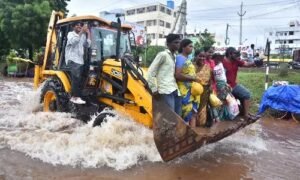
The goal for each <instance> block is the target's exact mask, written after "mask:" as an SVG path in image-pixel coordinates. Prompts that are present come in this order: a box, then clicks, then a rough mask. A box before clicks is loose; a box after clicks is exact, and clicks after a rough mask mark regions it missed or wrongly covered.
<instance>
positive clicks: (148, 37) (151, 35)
mask: <svg viewBox="0 0 300 180" xmlns="http://www.w3.org/2000/svg"><path fill="white" fill-rule="evenodd" d="M147 39H155V34H154V33H151V34H147Z"/></svg>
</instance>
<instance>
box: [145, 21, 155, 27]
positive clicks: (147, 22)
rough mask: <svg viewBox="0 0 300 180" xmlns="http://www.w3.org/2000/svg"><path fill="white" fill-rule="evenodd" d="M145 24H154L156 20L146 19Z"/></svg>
mask: <svg viewBox="0 0 300 180" xmlns="http://www.w3.org/2000/svg"><path fill="white" fill-rule="evenodd" d="M146 26H156V20H148V21H146Z"/></svg>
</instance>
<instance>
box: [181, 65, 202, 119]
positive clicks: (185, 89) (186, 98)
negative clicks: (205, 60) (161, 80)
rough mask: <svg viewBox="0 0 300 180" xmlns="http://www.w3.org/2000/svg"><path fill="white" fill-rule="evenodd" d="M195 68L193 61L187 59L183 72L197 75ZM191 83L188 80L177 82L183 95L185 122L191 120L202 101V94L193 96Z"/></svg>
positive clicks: (183, 116)
mask: <svg viewBox="0 0 300 180" xmlns="http://www.w3.org/2000/svg"><path fill="white" fill-rule="evenodd" d="M195 70H196V69H195V66H194V64H193V63H192V61H191V60H186V62H185V64H184V65H183V67H182V73H183V74H186V75H189V76H195V75H196V72H195ZM191 84H192V83H191V82H188V81H185V82H183V81H178V82H177V85H178V88H179V91H180V93H181V96H182V118H183V119H184V121H185V122H189V121H190V120H191V118H192V116H193V114H194V112H197V109H198V107H199V102H200V96H193V95H192V94H191Z"/></svg>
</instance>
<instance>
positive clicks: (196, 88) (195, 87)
mask: <svg viewBox="0 0 300 180" xmlns="http://www.w3.org/2000/svg"><path fill="white" fill-rule="evenodd" d="M202 93H203V86H202V85H201V84H200V83H197V82H193V83H192V87H191V94H192V95H193V96H199V95H201V94H202Z"/></svg>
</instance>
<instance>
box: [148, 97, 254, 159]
mask: <svg viewBox="0 0 300 180" xmlns="http://www.w3.org/2000/svg"><path fill="white" fill-rule="evenodd" d="M152 105H153V133H154V141H155V144H156V147H157V149H158V151H159V153H160V156H161V157H162V159H163V160H164V161H170V160H172V159H174V158H176V157H180V156H182V155H185V154H187V153H189V152H192V151H194V150H196V149H198V148H200V147H201V146H203V145H205V144H210V143H214V142H217V141H219V140H221V139H223V138H225V137H227V136H229V135H231V134H233V133H235V132H237V131H238V130H239V129H241V128H244V127H245V126H247V125H249V124H251V123H254V122H255V121H245V120H242V119H241V118H239V117H237V118H236V119H235V120H233V121H222V122H218V123H216V124H214V125H213V126H212V127H210V128H205V127H196V128H191V127H190V126H188V125H187V124H185V122H184V121H183V119H182V118H181V117H180V116H178V115H177V114H176V113H175V112H174V111H172V110H171V109H170V108H169V107H168V106H167V105H166V104H165V103H164V101H163V100H162V98H152Z"/></svg>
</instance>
